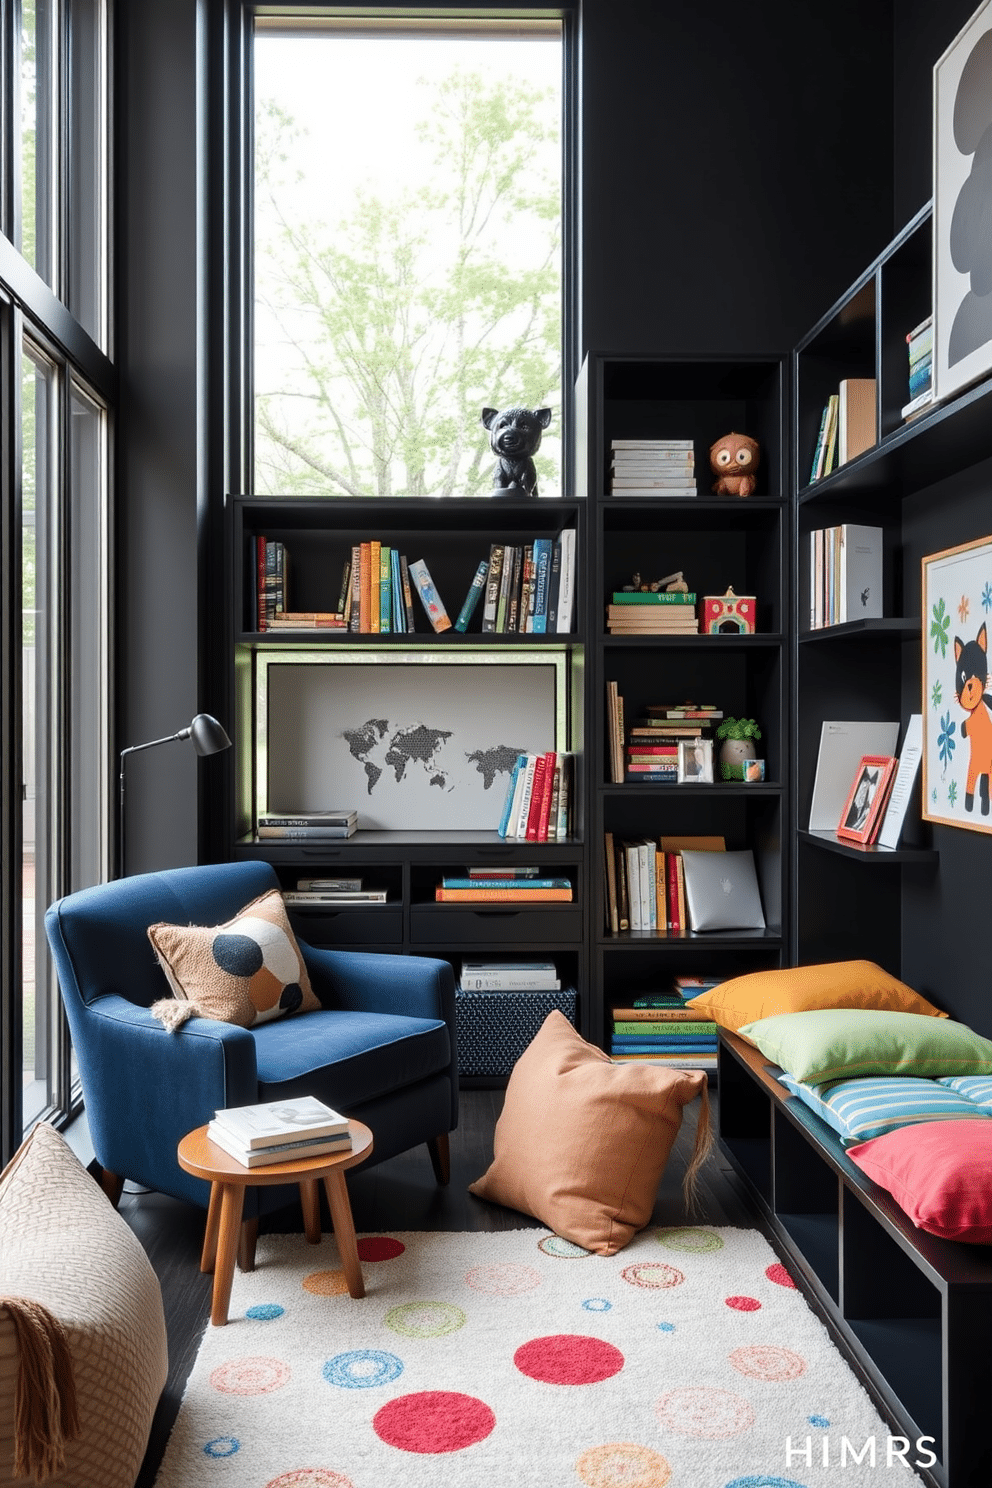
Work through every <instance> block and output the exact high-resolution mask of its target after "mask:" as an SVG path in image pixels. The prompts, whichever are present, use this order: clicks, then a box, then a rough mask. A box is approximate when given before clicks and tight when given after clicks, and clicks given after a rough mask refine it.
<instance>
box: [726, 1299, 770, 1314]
mask: <svg viewBox="0 0 992 1488" xmlns="http://www.w3.org/2000/svg"><path fill="white" fill-rule="evenodd" d="M724 1301H725V1302H726V1304H727V1306H728V1307H732V1308H734V1310H735V1311H736V1312H757V1311H758V1309H759V1307H760V1306H761V1303H760V1302H759V1301H758V1299H757V1297H725V1298H724Z"/></svg>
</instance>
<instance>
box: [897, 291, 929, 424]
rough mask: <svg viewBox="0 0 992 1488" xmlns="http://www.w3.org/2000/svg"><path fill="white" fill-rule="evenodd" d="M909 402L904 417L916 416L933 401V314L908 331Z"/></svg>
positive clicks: (903, 412)
mask: <svg viewBox="0 0 992 1488" xmlns="http://www.w3.org/2000/svg"><path fill="white" fill-rule="evenodd" d="M906 347H907V350H908V352H909V402H908V403H907V404H906V406H905V407H904V408H903V410H902V416H903V418H904V419H906V420H908V419H912V418H915V417H916V415H917V414H919V413H922V412H923V410H924V409H925V408H929V406H930V404H931V403H932V402H933V316H932V315H928V316H927V317H926V319H925V320H921V321H920V323H919V325H918V326H914V327H913V329H912V330H911V331H910V332H908V334H907V336H906Z"/></svg>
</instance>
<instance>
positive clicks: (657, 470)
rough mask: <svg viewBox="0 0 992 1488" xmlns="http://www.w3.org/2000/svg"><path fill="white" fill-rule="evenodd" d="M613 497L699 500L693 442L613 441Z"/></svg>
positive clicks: (611, 472) (611, 474)
mask: <svg viewBox="0 0 992 1488" xmlns="http://www.w3.org/2000/svg"><path fill="white" fill-rule="evenodd" d="M611 448H612V460H611V464H610V494H611V495H612V496H652V497H655V498H661V497H665V496H669V497H672V496H674V497H679V496H683V497H684V496H695V495H696V482H695V479H694V464H693V450H692V440H691V439H614V440H612V441H611Z"/></svg>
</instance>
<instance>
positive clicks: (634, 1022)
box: [610, 982, 717, 1069]
mask: <svg viewBox="0 0 992 1488" xmlns="http://www.w3.org/2000/svg"><path fill="white" fill-rule="evenodd" d="M712 985H716V983H715V982H714V983H712ZM699 990H700V991H701V990H702V988H700V989H699ZM696 995H697V996H698V993H697V994H696ZM716 1049H717V1025H716V1024H715V1023H714V1022H713V1021H712V1020H711V1019H708V1018H700V1017H698V1016H694V1014H693V1011H692V1003H691V1001H687V1000H686V999H685V998H684V997H683V996H682V994H681V992H680V990H679V989H678V987H677V986H674V987H673V989H672V991H671V992H668V993H664V992H663V993H659V994H657V995H652V996H644V997H635V998H633V999H632V1002H631V1004H630V1006H628V1007H615V1008H614V1009H613V1028H612V1032H611V1035H610V1058H611V1059H612V1060H613V1062H614V1064H625V1063H629V1062H636V1061H637V1060H641V1061H644V1062H645V1063H648V1064H668V1065H673V1066H674V1067H675V1068H676V1069H716Z"/></svg>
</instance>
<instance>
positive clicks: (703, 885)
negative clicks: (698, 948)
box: [682, 848, 765, 930]
mask: <svg viewBox="0 0 992 1488" xmlns="http://www.w3.org/2000/svg"><path fill="white" fill-rule="evenodd" d="M682 865H683V868H684V870H685V897H686V904H687V906H688V910H689V926H690V929H692V930H763V929H764V925H765V916H764V914H763V912H762V909H761V895H760V894H759V892H758V878H757V875H756V873H755V871H754V855H753V854H752V852H751V850H750V848H747V849H746V850H745V851H744V852H683V853H682Z"/></svg>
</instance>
